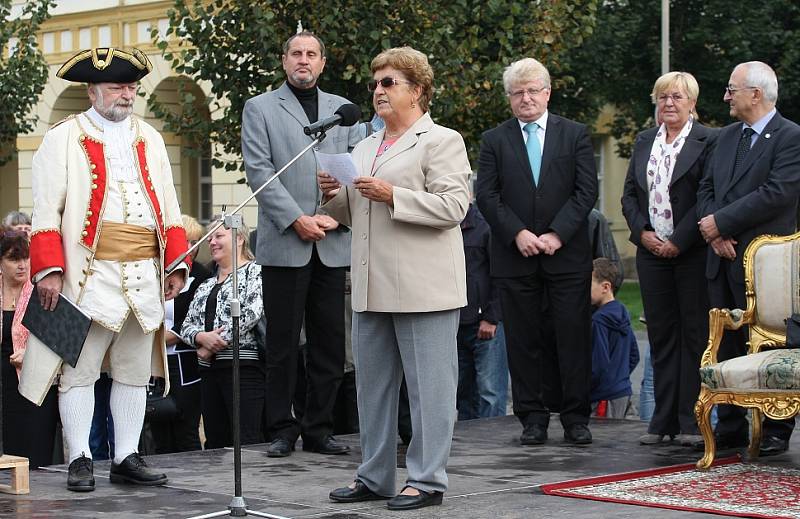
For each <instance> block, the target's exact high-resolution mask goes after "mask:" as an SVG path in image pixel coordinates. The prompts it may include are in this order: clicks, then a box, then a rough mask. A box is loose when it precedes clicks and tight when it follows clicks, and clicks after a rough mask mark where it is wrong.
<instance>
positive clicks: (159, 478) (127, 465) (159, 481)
mask: <svg viewBox="0 0 800 519" xmlns="http://www.w3.org/2000/svg"><path fill="white" fill-rule="evenodd" d="M109 479H110V480H111V482H112V483H132V484H134V485H145V486H156V485H165V484H166V483H167V481H168V479H167V475H166V474H162V473H160V472H156V471H154V470H152V469H150V468H149V467H148V466H147V463H145V461H144V458H142V456H141V455H140V454H139V453H138V452H134V453H133V454H129V455H128V456H127V457H126V458H125V459H124V460H122V463H120V464H119V465H118V464H116V463H114V462H113V461H112V462H111V473H110V475H109Z"/></svg>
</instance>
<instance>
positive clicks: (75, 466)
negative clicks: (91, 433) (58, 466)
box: [67, 452, 94, 492]
mask: <svg viewBox="0 0 800 519" xmlns="http://www.w3.org/2000/svg"><path fill="white" fill-rule="evenodd" d="M67 490H72V491H73V492H91V491H92V490H94V463H92V459H91V458H87V457H86V455H85V453H83V452H82V453H81V455H80V456H79V457H77V458H75V459H74V460H72V463H70V464H69V473H68V475H67Z"/></svg>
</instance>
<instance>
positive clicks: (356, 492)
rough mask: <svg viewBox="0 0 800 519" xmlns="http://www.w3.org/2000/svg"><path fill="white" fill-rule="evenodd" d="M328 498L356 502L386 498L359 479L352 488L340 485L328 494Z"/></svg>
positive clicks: (340, 501)
mask: <svg viewBox="0 0 800 519" xmlns="http://www.w3.org/2000/svg"><path fill="white" fill-rule="evenodd" d="M328 498H329V499H330V500H331V501H334V502H336V503H358V502H360V501H377V500H379V499H388V498H387V497H383V496H382V495H379V494H376V493H375V492H373V491H372V490H370V489H369V488H367V485H365V484H364V483H362V482H361V481H359V480H356V486H355V487H353V488H350V487H342V488H337V489H336V490H333V491H332V492H331V493H330V494H328Z"/></svg>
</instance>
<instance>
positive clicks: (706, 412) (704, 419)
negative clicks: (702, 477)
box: [694, 387, 717, 469]
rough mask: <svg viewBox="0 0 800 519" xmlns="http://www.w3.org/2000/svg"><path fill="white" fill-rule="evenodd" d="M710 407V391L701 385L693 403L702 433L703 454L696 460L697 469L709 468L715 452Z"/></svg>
mask: <svg viewBox="0 0 800 519" xmlns="http://www.w3.org/2000/svg"><path fill="white" fill-rule="evenodd" d="M711 407H712V404H711V392H710V391H708V389H706V388H705V387H701V389H700V395H699V396H698V397H697V403H695V405H694V416H695V419H696V420H697V426H698V428H699V429H700V434H702V435H703V443H704V445H705V454H704V456H703V457H702V458H701V459H700V461H698V462H697V468H698V469H707V468H709V467H710V466H711V463H712V462H713V461H714V455H715V454H716V448H717V446H716V443H715V442H714V431H713V430H712V429H711V419H710V418H711Z"/></svg>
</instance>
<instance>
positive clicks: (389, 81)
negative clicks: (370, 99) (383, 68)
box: [367, 76, 411, 92]
mask: <svg viewBox="0 0 800 519" xmlns="http://www.w3.org/2000/svg"><path fill="white" fill-rule="evenodd" d="M378 83H380V84H381V86H382V87H383V88H391V87H392V86H393V85H399V84H400V83H407V84H411V81H406V80H405V79H397V78H393V77H391V76H386V77H385V78H381V79H370V80H369V81H368V82H367V90H369V91H370V92H374V91H375V89H376V88H378Z"/></svg>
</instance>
